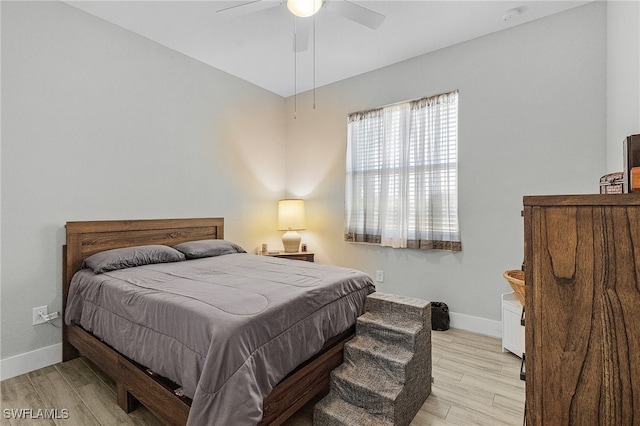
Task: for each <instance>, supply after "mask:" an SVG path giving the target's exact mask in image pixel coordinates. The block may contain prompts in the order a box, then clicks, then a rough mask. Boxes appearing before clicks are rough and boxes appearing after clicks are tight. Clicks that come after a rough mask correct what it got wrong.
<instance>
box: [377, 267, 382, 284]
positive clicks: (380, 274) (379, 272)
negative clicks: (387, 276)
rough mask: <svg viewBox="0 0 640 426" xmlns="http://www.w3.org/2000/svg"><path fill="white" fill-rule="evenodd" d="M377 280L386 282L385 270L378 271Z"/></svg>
mask: <svg viewBox="0 0 640 426" xmlns="http://www.w3.org/2000/svg"><path fill="white" fill-rule="evenodd" d="M376 281H377V282H379V283H381V282H384V271H382V270H380V269H378V270H377V271H376Z"/></svg>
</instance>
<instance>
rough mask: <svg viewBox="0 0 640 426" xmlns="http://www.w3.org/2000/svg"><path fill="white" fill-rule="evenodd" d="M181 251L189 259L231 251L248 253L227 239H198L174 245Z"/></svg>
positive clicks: (229, 252)
mask: <svg viewBox="0 0 640 426" xmlns="http://www.w3.org/2000/svg"><path fill="white" fill-rule="evenodd" d="M173 248H174V249H176V250H178V251H181V252H182V253H184V255H185V256H186V257H187V259H199V258H201V257H214V256H220V255H223V254H231V253H246V251H245V250H244V249H243V248H242V247H240V246H239V245H237V244H235V243H232V242H231V241H226V240H198V241H189V242H186V243H182V244H178V245H175V246H173Z"/></svg>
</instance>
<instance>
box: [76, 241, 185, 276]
mask: <svg viewBox="0 0 640 426" xmlns="http://www.w3.org/2000/svg"><path fill="white" fill-rule="evenodd" d="M181 260H185V257H184V254H182V253H180V252H179V251H178V250H175V249H172V248H171V247H169V246H163V245H145V246H135V247H125V248H119V249H113V250H105V251H101V252H100V253H96V254H94V255H91V256H89V257H87V258H86V259H85V260H84V262H82V267H83V268H91V269H92V270H93V272H95V273H96V274H101V273H103V272H107V271H115V270H117V269H124V268H132V267H134V266H141V265H150V264H153V263H167V262H178V261H181Z"/></svg>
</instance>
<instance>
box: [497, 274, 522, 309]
mask: <svg viewBox="0 0 640 426" xmlns="http://www.w3.org/2000/svg"><path fill="white" fill-rule="evenodd" d="M502 276H503V277H504V279H505V280H507V281H509V284H511V288H512V289H513V292H514V293H515V295H516V298H517V299H518V301H519V302H520V304H521V305H522V306H524V272H522V271H521V270H520V269H511V270H509V271H504V273H503V274H502Z"/></svg>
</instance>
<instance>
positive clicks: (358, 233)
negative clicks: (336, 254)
mask: <svg viewBox="0 0 640 426" xmlns="http://www.w3.org/2000/svg"><path fill="white" fill-rule="evenodd" d="M347 132H348V135H347V178H346V188H345V198H346V200H345V240H346V241H353V242H366V243H375V244H380V245H383V246H390V247H406V248H417V249H444V250H452V251H459V250H461V248H462V247H461V242H460V231H459V227H458V182H457V181H458V91H454V92H450V93H445V94H441V95H437V96H432V97H427V98H422V99H418V100H415V101H412V102H406V103H402V104H397V105H391V106H388V107H383V108H378V109H375V110H371V111H364V112H356V113H353V114H350V115H349V117H348V127H347Z"/></svg>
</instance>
